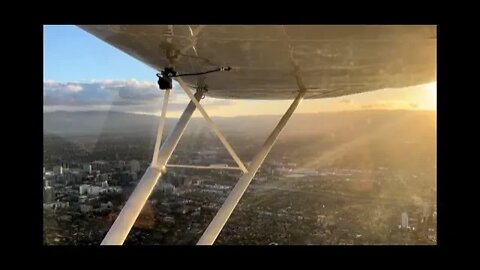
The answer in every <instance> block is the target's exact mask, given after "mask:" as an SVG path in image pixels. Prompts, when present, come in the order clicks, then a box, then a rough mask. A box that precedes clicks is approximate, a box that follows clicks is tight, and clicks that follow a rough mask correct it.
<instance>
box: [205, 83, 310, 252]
mask: <svg viewBox="0 0 480 270" xmlns="http://www.w3.org/2000/svg"><path fill="white" fill-rule="evenodd" d="M305 92H306V91H305V89H301V90H300V91H299V93H298V95H297V97H296V98H295V100H294V101H293V103H292V104H291V105H290V107H289V108H288V110H287V111H286V112H285V114H284V115H283V117H282V119H280V122H278V124H277V126H276V127H275V129H274V130H273V131H272V133H271V134H270V136H268V138H267V140H266V141H265V143H264V144H263V146H262V148H261V149H260V151H259V152H258V153H257V155H256V156H255V157H254V158H253V160H252V162H251V164H250V166H249V168H248V172H247V173H245V174H243V175H242V176H241V177H240V179H239V180H238V182H237V184H236V185H235V187H234V188H233V190H232V191H231V192H230V194H229V195H228V197H227V199H226V200H225V202H224V203H223V205H222V207H221V208H220V210H218V213H217V215H216V216H215V217H214V218H213V220H212V222H211V223H210V225H208V227H207V229H206V230H205V232H204V233H203V235H202V237H201V238H200V240H199V241H198V243H197V245H212V244H213V242H215V239H217V237H218V235H219V234H220V232H221V231H222V229H223V226H224V225H225V223H226V222H227V220H228V218H229V217H230V215H231V214H232V212H233V210H234V209H235V206H237V204H238V202H239V201H240V198H242V196H243V193H244V192H245V190H247V187H248V185H249V184H250V182H251V181H252V179H253V177H254V176H255V174H256V173H257V171H258V169H259V168H260V166H261V165H262V163H263V161H264V160H265V158H266V157H267V155H268V153H269V152H270V150H271V149H272V146H273V144H274V143H275V141H276V140H277V138H278V135H279V134H280V131H282V129H283V127H284V126H285V125H286V124H287V122H288V120H289V119H290V116H292V114H293V112H294V111H295V109H296V108H297V106H298V104H299V103H300V101H302V99H303V96H304V95H305Z"/></svg>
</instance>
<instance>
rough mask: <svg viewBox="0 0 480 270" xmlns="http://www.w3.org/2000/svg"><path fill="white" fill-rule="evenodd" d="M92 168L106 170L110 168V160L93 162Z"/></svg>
mask: <svg viewBox="0 0 480 270" xmlns="http://www.w3.org/2000/svg"><path fill="white" fill-rule="evenodd" d="M91 165H92V170H97V171H105V170H107V169H108V162H106V161H103V160H97V161H94V162H92V163H91Z"/></svg>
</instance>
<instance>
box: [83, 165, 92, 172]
mask: <svg viewBox="0 0 480 270" xmlns="http://www.w3.org/2000/svg"><path fill="white" fill-rule="evenodd" d="M83 170H84V171H85V172H87V173H88V174H92V165H91V164H88V163H87V164H83Z"/></svg>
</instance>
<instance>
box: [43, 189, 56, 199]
mask: <svg viewBox="0 0 480 270" xmlns="http://www.w3.org/2000/svg"><path fill="white" fill-rule="evenodd" d="M54 201H55V191H54V189H53V187H50V186H45V187H44V188H43V202H44V203H51V202H54Z"/></svg>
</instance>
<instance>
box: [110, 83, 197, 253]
mask: <svg viewBox="0 0 480 270" xmlns="http://www.w3.org/2000/svg"><path fill="white" fill-rule="evenodd" d="M192 96H193V95H192ZM202 96H203V90H201V89H200V90H198V91H197V93H196V94H195V97H194V98H195V101H197V102H198V101H199V100H200V99H201V98H202ZM166 98H167V99H168V94H166ZM165 104H166V102H164V105H165ZM164 108H165V106H164ZM165 109H166V108H165ZM195 109H196V106H195V104H194V103H193V101H190V103H188V105H187V107H186V108H185V111H184V112H183V113H182V116H181V117H180V119H179V120H178V122H177V124H176V125H175V127H174V128H173V130H172V131H171V132H170V134H169V135H168V136H167V138H166V139H165V141H164V143H163V144H162V146H161V148H160V150H159V151H158V156H157V157H156V160H157V161H156V165H155V164H154V163H152V165H151V166H150V167H148V168H147V170H146V172H145V174H144V175H143V176H142V179H140V181H139V182H138V184H137V186H136V187H135V190H134V191H133V193H132V195H130V198H128V201H127V203H126V204H125V206H124V207H123V208H122V211H121V212H120V214H119V215H118V217H117V219H116V220H115V222H114V223H113V225H112V227H111V228H110V230H109V231H108V233H107V235H106V236H105V238H104V239H103V241H102V243H101V245H122V244H123V242H124V241H125V239H126V238H127V235H128V233H129V232H130V229H131V228H132V227H133V224H135V221H136V220H137V217H138V215H139V214H140V212H141V211H142V208H143V206H144V205H145V203H146V201H147V199H148V197H149V196H150V194H151V193H152V191H153V188H154V187H155V184H156V183H157V181H158V180H159V179H161V178H160V177H161V176H162V172H163V171H164V169H165V166H166V164H167V162H168V160H169V159H170V157H171V155H172V153H173V150H175V147H176V146H177V144H178V142H179V141H180V138H181V137H182V134H183V132H184V131H185V128H186V127H187V124H188V122H189V121H190V118H191V117H192V114H193V112H194V111H195ZM164 116H165V115H164V113H163V110H162V118H161V119H160V125H159V131H158V133H157V141H160V140H161V138H158V136H161V133H162V132H161V131H162V130H163V127H162V126H163V123H164V120H165V119H164V118H163V117H164ZM154 155H157V150H155V151H154ZM154 159H155V157H154Z"/></svg>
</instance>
